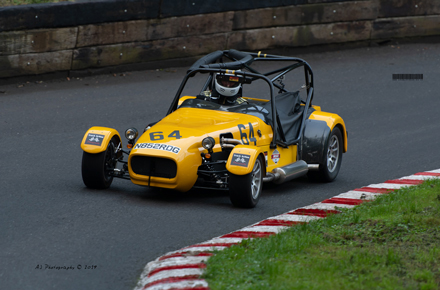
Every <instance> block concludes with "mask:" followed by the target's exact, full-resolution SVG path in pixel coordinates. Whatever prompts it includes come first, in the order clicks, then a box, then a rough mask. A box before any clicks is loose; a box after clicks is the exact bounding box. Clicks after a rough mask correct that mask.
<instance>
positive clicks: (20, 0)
mask: <svg viewBox="0 0 440 290" xmlns="http://www.w3.org/2000/svg"><path fill="white" fill-rule="evenodd" d="M65 1H69V2H75V1H74V0H1V1H0V7H6V6H15V5H27V4H42V3H56V2H65Z"/></svg>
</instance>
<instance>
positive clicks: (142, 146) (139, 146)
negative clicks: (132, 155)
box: [134, 143, 180, 154]
mask: <svg viewBox="0 0 440 290" xmlns="http://www.w3.org/2000/svg"><path fill="white" fill-rule="evenodd" d="M134 149H155V150H162V151H168V152H172V153H175V154H177V153H179V152H180V148H179V147H176V146H172V145H168V144H160V143H138V144H136V146H134Z"/></svg>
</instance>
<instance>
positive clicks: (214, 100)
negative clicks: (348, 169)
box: [81, 50, 347, 208]
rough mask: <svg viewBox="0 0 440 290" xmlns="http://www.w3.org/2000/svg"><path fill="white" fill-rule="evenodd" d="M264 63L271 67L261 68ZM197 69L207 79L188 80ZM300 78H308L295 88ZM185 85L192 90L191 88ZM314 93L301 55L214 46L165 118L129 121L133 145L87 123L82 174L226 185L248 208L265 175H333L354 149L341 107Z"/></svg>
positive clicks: (175, 184) (278, 179) (106, 182)
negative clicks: (327, 106)
mask: <svg viewBox="0 0 440 290" xmlns="http://www.w3.org/2000/svg"><path fill="white" fill-rule="evenodd" d="M280 64H282V65H281V66H280ZM274 66H275V67H276V68H273V67H274ZM260 67H261V68H263V69H264V68H270V70H269V71H268V72H265V73H260V72H259V71H257V68H258V69H260ZM298 72H299V75H300V77H298V76H297V75H298ZM288 75H289V77H288ZM291 75H292V77H290V76H291ZM196 76H197V77H198V78H200V77H202V78H203V82H201V83H200V82H199V83H200V84H201V85H200V86H201V87H199V88H198V89H197V90H196V89H195V88H194V87H189V88H188V86H187V83H188V81H189V80H191V79H193V78H195V77H196ZM287 79H291V81H290V82H287ZM298 79H299V80H298ZM298 81H299V84H301V83H302V85H299V87H298V88H295V87H294V86H295V85H292V84H294V83H298ZM254 86H255V89H254V90H252V89H251V88H253V87H254ZM248 88H249V89H248ZM291 88H293V89H291ZM188 90H189V91H190V92H191V91H192V92H193V94H192V95H184V94H183V92H184V91H188ZM249 94H251V95H249ZM312 101H313V72H312V69H311V67H310V65H309V64H308V63H307V62H305V61H304V60H302V59H299V58H294V57H284V56H278V55H267V54H262V53H261V52H260V53H248V52H241V51H237V50H225V51H216V52H213V53H210V54H208V55H206V56H204V57H202V58H201V59H199V60H198V61H196V62H195V63H194V64H193V66H191V68H190V69H189V70H188V72H187V74H186V76H185V77H184V79H183V81H182V83H181V85H180V87H179V89H178V91H177V93H176V96H175V98H174V100H173V102H172V104H171V107H170V108H169V110H168V112H167V115H166V116H165V117H164V118H163V119H162V120H160V121H158V122H156V123H152V124H150V125H148V126H146V127H145V129H144V130H143V133H142V134H141V135H140V136H138V135H139V134H138V131H137V130H136V129H135V128H129V129H127V130H126V132H125V137H126V138H127V139H128V144H127V147H128V149H129V150H126V149H123V147H122V140H121V136H120V134H119V133H118V132H117V131H116V130H114V129H111V128H106V127H92V128H90V129H89V130H88V131H87V132H86V133H85V135H84V138H83V140H82V143H81V148H82V149H83V151H84V152H83V159H82V178H83V181H84V184H85V185H86V186H87V187H90V188H108V187H109V186H110V184H111V183H112V180H113V178H114V177H117V178H124V179H129V180H131V181H132V182H133V183H135V184H138V185H142V186H149V187H150V186H151V187H160V188H168V189H174V190H177V191H181V192H185V191H188V190H190V189H191V188H193V187H198V188H206V189H208V188H209V189H217V190H225V191H229V196H230V199H231V201H232V204H233V205H234V206H238V207H248V208H250V207H255V205H256V204H257V203H258V200H259V198H260V196H261V192H262V188H263V182H274V183H277V184H278V183H283V182H286V181H289V180H292V179H294V178H297V177H300V176H303V175H306V174H307V175H308V176H309V177H311V178H312V179H314V180H321V181H325V182H329V181H332V180H334V179H335V178H336V176H337V175H338V172H339V169H340V167H341V162H342V153H343V152H346V151H347V131H346V128H345V124H344V121H343V120H342V118H341V117H339V116H338V115H337V114H332V113H326V112H323V111H321V108H320V107H319V106H314V105H312ZM138 137H139V138H138ZM124 157H127V158H124Z"/></svg>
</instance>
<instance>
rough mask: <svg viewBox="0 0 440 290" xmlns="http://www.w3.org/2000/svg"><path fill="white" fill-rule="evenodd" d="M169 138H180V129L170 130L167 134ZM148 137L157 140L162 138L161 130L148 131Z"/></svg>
mask: <svg viewBox="0 0 440 290" xmlns="http://www.w3.org/2000/svg"><path fill="white" fill-rule="evenodd" d="M168 137H169V138H176V139H180V138H182V136H181V135H180V131H179V130H175V131H173V132H171V134H170V135H168ZM150 139H151V140H152V141H158V140H163V139H164V137H163V132H151V133H150Z"/></svg>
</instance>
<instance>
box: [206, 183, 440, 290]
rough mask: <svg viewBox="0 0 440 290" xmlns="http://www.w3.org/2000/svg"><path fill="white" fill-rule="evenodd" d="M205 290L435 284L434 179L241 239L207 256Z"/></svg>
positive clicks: (437, 190)
mask: <svg viewBox="0 0 440 290" xmlns="http://www.w3.org/2000/svg"><path fill="white" fill-rule="evenodd" d="M204 278H205V279H206V280H207V281H208V283H209V286H210V289H213V290H214V289H265V290H266V289H277V290H278V289H440V180H435V181H434V180H430V181H427V182H425V183H424V184H422V185H421V186H418V187H411V188H404V189H401V190H399V191H397V192H396V193H393V194H389V195H383V196H380V197H379V198H378V199H376V200H375V201H372V202H367V203H364V204H362V205H360V206H358V207H356V208H355V209H351V210H343V213H342V214H336V215H332V216H329V217H327V218H326V219H323V220H320V221H314V222H311V223H309V224H304V225H299V226H294V227H292V228H290V229H289V230H287V231H286V232H284V233H281V234H278V235H276V236H271V237H269V238H264V239H254V240H244V241H243V242H242V243H241V244H240V245H237V246H232V247H231V248H229V249H226V250H224V251H220V252H218V253H217V254H216V255H215V256H213V257H212V258H210V259H209V260H208V265H207V269H206V273H205V274H204Z"/></svg>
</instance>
